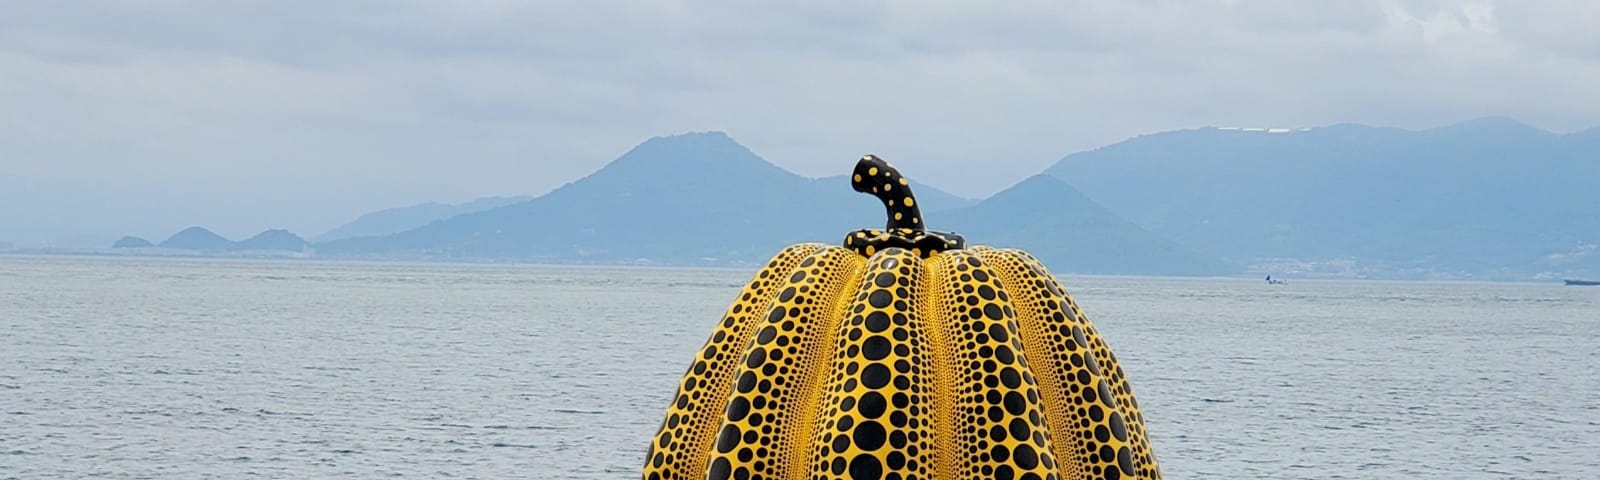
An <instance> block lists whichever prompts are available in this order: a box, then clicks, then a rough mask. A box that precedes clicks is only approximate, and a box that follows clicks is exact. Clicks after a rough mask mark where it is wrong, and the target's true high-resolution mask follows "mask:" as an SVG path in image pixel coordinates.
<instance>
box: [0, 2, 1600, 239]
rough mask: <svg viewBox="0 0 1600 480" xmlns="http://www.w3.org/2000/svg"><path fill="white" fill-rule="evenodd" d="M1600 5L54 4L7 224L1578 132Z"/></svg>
mask: <svg viewBox="0 0 1600 480" xmlns="http://www.w3.org/2000/svg"><path fill="white" fill-rule="evenodd" d="M1596 24H1600V6H1596V5H1595V4H1593V3H1592V2H1586V1H1575V0H1572V1H1545V2H1513V1H1442V0H1441V1H1398V0H1396V1H1377V0H1374V1H1357V2H1311V1H1295V2H1279V1H1249V0H1237V1H1145V2H1100V1H1094V2H1090V1H1074V2H1057V1H1037V2H1017V3H1009V4H1007V5H1006V6H1005V8H998V7H996V6H994V5H988V4H973V3H970V2H935V3H928V2H900V1H890V2H873V3H866V4H862V3H858V2H791V3H788V4H785V5H770V4H767V5H761V6H755V5H751V4H746V3H740V2H707V1H685V2H666V1H627V2H623V1H599V2H584V3H582V4H572V3H570V2H533V3H528V2H520V1H516V2H514V1H489V0H486V1H463V2H424V1H412V2H397V1H352V2H290V1H270V2H269V1H263V2H204V1H176V0H146V1H126V2H72V1H62V2H25V3H23V4H21V5H11V6H8V12H7V15H5V16H0V104H3V105H5V106H6V108H5V109H4V110H3V112H4V113H0V162H3V168H0V189H3V190H5V191H7V192H10V193H3V194H0V202H4V203H5V204H6V205H7V206H4V207H0V240H3V239H5V238H7V237H8V236H9V237H10V238H24V237H26V234H25V233H18V232H23V231H43V230H50V231H56V232H67V231H81V232H86V233H84V234H85V235H91V236H92V235H106V234H109V233H110V232H135V233H143V234H146V235H152V236H163V235H165V234H167V233H170V232H171V231H174V230H176V229H177V228H180V227H182V226H184V225H185V224H188V223H200V224H204V225H213V226H216V227H218V229H219V230H221V231H223V232H224V233H226V234H231V235H235V236H242V235H246V234H249V233H253V232H254V231H257V230H260V229H263V228H267V227H288V228H290V229H294V230H297V231H301V232H302V233H306V234H314V233H318V232H319V231H320V230H322V229H326V228H329V227H332V226H334V225H335V224H337V223H338V222H339V221H341V220H344V219H346V218H348V217H350V216H352V215H354V214H357V213H360V212H362V211H366V210H370V209H375V208H381V207H386V206H392V205H397V204H404V203H411V202H417V201H424V200H465V199H468V198H471V197H475V196H479V195H489V194H514V193H532V194H537V193H541V192H543V191H546V190H549V189H551V188H554V187H556V186H559V185H560V184H562V183H565V182H567V181H570V180H572V179H575V178H577V177H579V176H581V175H583V174H585V173H587V172H589V171H592V170H593V169H595V168H598V167H599V166H600V165H602V164H603V163H604V162H605V161H607V160H609V159H611V158H614V157H615V156H616V155H618V154H620V153H622V152H623V151H625V150H626V149H627V148H628V147H630V146H631V145H633V144H634V143H636V142H638V141H641V140H643V139H645V138H648V137H650V136H655V135H662V134H670V133H676V132H682V131H689V130H708V129H720V130H726V131H728V132H730V133H731V134H732V135H734V136H735V137H736V138H738V139H739V140H741V141H742V142H744V143H746V144H747V145H749V146H750V147H751V148H752V149H754V150H756V151H757V152H758V153H761V154H763V155H765V156H766V157H767V158H769V159H770V160H772V161H774V162H776V163H778V164H780V165H783V166H785V167H788V168H790V169H793V170H796V171H798V172H801V173H803V174H808V175H828V174H835V173H839V172H842V171H843V169H844V168H846V166H847V163H848V161H849V159H851V158H854V157H855V156H856V155H858V154H861V153H865V152H876V153H879V154H881V155H884V156H886V157H888V158H891V159H893V160H894V161H896V163H897V164H900V165H901V166H902V167H906V168H907V169H908V170H911V171H913V172H915V174H916V175H917V176H919V177H921V178H924V179H926V181H928V182H929V183H933V184H935V185H941V186H944V187H946V188H949V189H950V190H953V191H955V192H957V193H962V194H967V195H974V196H976V195H983V194H987V193H990V192H993V191H995V190H997V189H1000V188H1003V187H1004V186H1006V185H1008V184H1009V183H1011V182H1013V181H1016V180H1018V179H1020V178H1022V177H1024V176H1026V175H1029V174H1032V173H1034V172H1037V171H1039V170H1041V169H1042V168H1044V167H1045V166H1047V165H1048V164H1049V163H1051V162H1053V161H1054V160H1056V159H1057V158H1059V157H1061V156H1062V155H1065V154H1067V153H1071V152H1073V151H1076V150H1082V149H1086V148H1093V147H1095V146H1099V145H1103V144H1106V143H1110V142H1114V141H1117V140H1120V139H1122V138H1126V137H1128V136H1132V135H1137V134H1141V133H1148V132H1152V131H1157V130H1163V129H1172V128H1187V127H1195V126H1202V125H1251V126H1255V125H1259V126H1313V125H1322V124H1329V123H1337V122H1364V123H1375V124H1386V125H1398V126H1405V127H1413V128H1420V127H1429V126H1434V125H1439V124H1444V123H1450V122H1454V121H1458V120H1463V119H1467V118H1471V117H1476V116H1483V115H1502V114H1503V115H1511V116H1514V117H1517V118H1519V119H1522V120H1524V121H1527V122H1529V123H1532V124H1535V125H1538V126H1541V127H1544V128H1549V129H1553V130H1557V131H1566V130H1575V129H1581V128H1586V127H1589V126H1592V125H1595V124H1600V121H1597V119H1596V118H1595V117H1596V114H1595V113H1594V112H1600V89H1596V88H1595V87H1594V86H1593V85H1592V84H1593V81H1592V79H1594V78H1600V36H1596V35H1594V34H1593V33H1592V31H1593V30H1592V26H1593V25H1596ZM8 187H9V188H8ZM24 192H26V193H24ZM96 198H100V199H102V200H100V201H95V200H90V199H96ZM41 229H43V230H41ZM51 229H54V230H51Z"/></svg>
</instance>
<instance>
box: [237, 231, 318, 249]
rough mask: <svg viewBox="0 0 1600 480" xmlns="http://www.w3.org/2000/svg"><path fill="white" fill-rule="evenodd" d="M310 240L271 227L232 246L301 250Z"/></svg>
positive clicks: (308, 244)
mask: <svg viewBox="0 0 1600 480" xmlns="http://www.w3.org/2000/svg"><path fill="white" fill-rule="evenodd" d="M310 245H311V242H307V241H306V239H304V238H300V236H299V235H295V234H293V233H290V232H289V231H288V230H284V229H272V230H267V231H264V232H261V233H258V234H256V235H255V236H253V237H250V238H248V239H245V240H244V241H241V242H239V243H237V244H235V245H234V246H233V247H234V249H237V250H290V251H294V250H303V249H305V248H306V247H308V246H310Z"/></svg>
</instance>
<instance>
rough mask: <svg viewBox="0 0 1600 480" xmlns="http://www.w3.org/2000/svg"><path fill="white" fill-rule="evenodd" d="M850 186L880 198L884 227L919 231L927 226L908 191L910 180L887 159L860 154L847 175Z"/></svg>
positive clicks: (914, 197) (913, 197) (914, 199)
mask: <svg viewBox="0 0 1600 480" xmlns="http://www.w3.org/2000/svg"><path fill="white" fill-rule="evenodd" d="M850 188H853V189H855V191H857V192H861V193H868V194H872V196H874V197H878V201H881V202H883V207H884V209H886V210H887V215H888V216H889V223H888V226H887V227H886V229H887V230H889V231H894V230H897V229H905V230H912V231H918V232H920V231H924V230H926V229H927V228H926V226H925V225H923V224H922V209H920V208H918V207H917V198H916V196H915V195H912V194H911V183H910V182H908V181H906V177H904V176H902V175H900V171H899V170H896V169H895V168H894V165H890V164H889V162H885V161H883V159H881V158H878V157H877V156H874V155H867V156H865V157H861V161H859V162H856V170H855V172H854V174H852V175H851V177H850Z"/></svg>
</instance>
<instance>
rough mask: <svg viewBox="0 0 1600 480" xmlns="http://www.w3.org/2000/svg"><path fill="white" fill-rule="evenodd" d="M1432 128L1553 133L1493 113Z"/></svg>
mask: <svg viewBox="0 0 1600 480" xmlns="http://www.w3.org/2000/svg"><path fill="white" fill-rule="evenodd" d="M1432 130H1433V131H1445V132H1461V133H1482V132H1516V133H1539V134H1544V135H1553V134H1552V133H1551V132H1549V131H1546V130H1544V129H1542V128H1539V127H1535V126H1533V125H1528V124H1526V123H1522V122H1521V121H1518V120H1517V119H1515V118H1511V117H1508V116H1504V115H1491V116H1487V117H1478V118H1474V119H1471V120H1467V121H1464V122H1458V123H1453V124H1450V125H1445V126H1443V127H1438V128H1434V129H1432Z"/></svg>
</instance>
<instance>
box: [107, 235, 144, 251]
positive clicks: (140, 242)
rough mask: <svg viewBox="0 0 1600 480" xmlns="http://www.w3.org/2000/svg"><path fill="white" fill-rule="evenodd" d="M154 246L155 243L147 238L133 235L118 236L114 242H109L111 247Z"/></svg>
mask: <svg viewBox="0 0 1600 480" xmlns="http://www.w3.org/2000/svg"><path fill="white" fill-rule="evenodd" d="M154 246H155V244H152V243H150V241H149V240H145V239H143V238H139V237H135V236H133V235H128V236H126V237H122V238H119V239H117V241H116V243H112V244H111V248H146V247H154Z"/></svg>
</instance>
